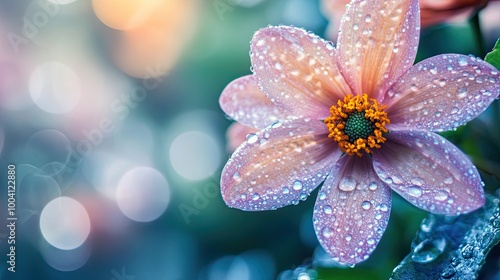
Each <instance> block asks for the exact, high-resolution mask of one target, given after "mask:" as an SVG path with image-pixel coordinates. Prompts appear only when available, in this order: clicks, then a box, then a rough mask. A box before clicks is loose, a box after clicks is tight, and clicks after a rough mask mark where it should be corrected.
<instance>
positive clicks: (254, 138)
mask: <svg viewBox="0 0 500 280" xmlns="http://www.w3.org/2000/svg"><path fill="white" fill-rule="evenodd" d="M257 140H259V136H257V134H255V133H249V134H248V135H247V143H248V144H253V143H255V142H257Z"/></svg>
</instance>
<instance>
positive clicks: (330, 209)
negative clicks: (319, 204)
mask: <svg viewBox="0 0 500 280" xmlns="http://www.w3.org/2000/svg"><path fill="white" fill-rule="evenodd" d="M323 211H324V212H325V214H332V212H333V210H332V207H331V206H330V205H325V207H324V208H323Z"/></svg>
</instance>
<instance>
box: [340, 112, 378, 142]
mask: <svg viewBox="0 0 500 280" xmlns="http://www.w3.org/2000/svg"><path fill="white" fill-rule="evenodd" d="M344 133H345V134H346V135H347V136H348V137H349V142H351V143H354V141H356V140H358V139H359V138H362V139H367V138H368V136H370V135H373V123H372V122H371V121H370V120H369V119H367V118H365V112H364V111H363V112H358V111H354V112H352V113H350V114H349V116H348V117H347V120H346V121H345V127H344Z"/></svg>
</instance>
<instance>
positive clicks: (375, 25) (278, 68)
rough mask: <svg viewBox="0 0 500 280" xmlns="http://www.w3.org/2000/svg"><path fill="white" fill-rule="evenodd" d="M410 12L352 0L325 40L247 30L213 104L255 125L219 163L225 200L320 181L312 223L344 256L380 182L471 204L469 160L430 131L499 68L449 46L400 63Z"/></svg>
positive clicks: (427, 204) (378, 213) (365, 242)
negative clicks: (243, 63)
mask: <svg viewBox="0 0 500 280" xmlns="http://www.w3.org/2000/svg"><path fill="white" fill-rule="evenodd" d="M419 13H420V11H419V6H418V1H417V0H411V1H380V0H356V1H353V2H352V3H351V5H350V7H349V8H348V10H347V12H346V14H345V15H344V17H343V19H342V23H341V30H342V33H341V34H340V36H339V40H338V45H337V48H334V46H333V45H332V44H331V43H330V42H326V41H324V40H322V39H321V38H319V37H317V36H315V35H313V34H311V33H308V32H306V31H304V30H302V29H298V28H293V27H286V26H279V27H268V28H264V29H261V30H259V31H258V32H256V33H255V35H254V37H253V39H252V43H251V51H252V52H251V61H252V66H253V71H254V74H253V75H250V76H245V77H242V78H239V79H237V80H235V81H233V82H231V83H230V84H229V85H228V86H227V87H226V89H225V90H224V91H223V93H222V95H221V97H220V105H221V108H222V109H223V110H224V112H225V113H227V114H228V115H229V116H231V117H233V118H234V119H235V120H236V121H238V122H240V123H242V124H245V125H248V126H252V127H255V128H259V129H262V130H261V131H259V132H258V133H257V134H250V135H249V136H248V137H247V141H246V142H245V143H243V144H242V145H241V146H240V147H239V148H238V149H237V150H236V151H235V152H234V154H233V155H232V157H231V158H230V159H229V161H228V163H227V164H226V166H225V167H224V170H223V171H222V178H221V192H222V197H223V199H224V201H225V202H226V204H227V205H228V206H230V207H235V208H239V209H242V210H246V211H262V210H272V209H277V208H280V207H283V206H286V205H290V204H297V203H298V202H299V201H300V200H304V199H306V198H307V197H308V196H309V194H310V193H311V192H312V191H313V190H314V189H315V188H316V187H317V186H318V185H320V184H321V183H322V182H323V185H322V187H321V190H320V191H319V193H318V197H317V199H316V205H315V207H314V213H313V224H314V228H315V231H316V234H317V237H318V240H319V242H320V243H321V245H322V246H323V248H324V249H325V250H326V251H327V252H328V253H329V254H330V256H331V257H333V258H334V259H335V260H337V261H338V262H340V263H345V264H355V263H358V262H361V261H363V260H365V259H367V258H368V256H369V255H370V253H371V252H372V251H373V250H374V249H375V247H376V245H377V243H378V242H379V240H380V238H381V237H382V234H383V232H384V231H385V228H386V226H387V223H388V221H389V215H390V208H391V189H392V190H394V191H395V192H397V193H398V194H400V195H401V196H402V197H403V198H405V199H406V200H408V201H409V202H410V203H412V204H414V205H415V206H417V207H419V208H422V209H424V210H427V211H429V212H432V213H438V214H447V215H458V214H461V213H466V212H470V211H473V210H475V209H477V208H479V207H481V206H482V205H483V204H484V191H483V188H482V182H481V178H480V176H479V174H478V172H477V170H476V168H475V167H474V165H473V164H472V163H471V162H470V160H469V159H468V158H467V156H466V155H464V154H463V153H462V152H461V151H460V150H459V149H457V148H456V147H455V146H454V145H453V144H451V143H450V142H448V141H447V140H446V139H445V138H443V137H441V136H439V135H438V134H436V133H435V132H439V131H445V130H450V129H454V128H456V127H458V126H460V125H462V124H464V123H466V122H467V121H469V120H471V119H473V118H474V117H476V116H477V115H479V114H480V113H481V112H483V111H484V110H485V109H486V108H487V107H488V105H489V104H490V103H491V102H492V101H493V100H494V99H495V98H496V97H497V96H498V95H499V93H500V78H499V74H498V71H497V70H496V69H495V68H493V67H492V66H491V65H489V64H488V63H485V62H483V61H481V60H480V59H477V58H473V57H469V56H464V55H459V54H445V55H438V56H435V57H432V58H429V59H427V60H424V61H422V62H420V63H418V64H416V65H413V66H412V64H413V61H414V59H415V55H416V52H417V45H418V40H419V33H420V22H419V20H420V14H419ZM271 123H272V124H271ZM269 124H271V125H270V126H268V125H269Z"/></svg>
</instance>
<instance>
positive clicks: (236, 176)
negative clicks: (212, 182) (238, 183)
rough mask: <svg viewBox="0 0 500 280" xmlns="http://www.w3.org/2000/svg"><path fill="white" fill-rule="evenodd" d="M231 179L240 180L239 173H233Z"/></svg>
mask: <svg viewBox="0 0 500 280" xmlns="http://www.w3.org/2000/svg"><path fill="white" fill-rule="evenodd" d="M233 179H234V180H240V179H241V176H240V173H239V172H234V174H233Z"/></svg>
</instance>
